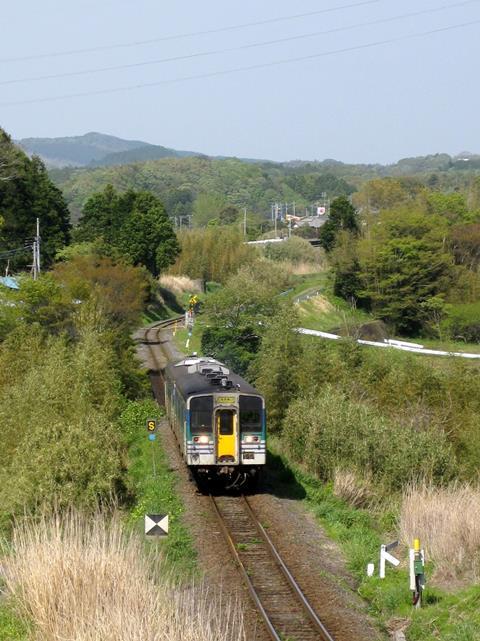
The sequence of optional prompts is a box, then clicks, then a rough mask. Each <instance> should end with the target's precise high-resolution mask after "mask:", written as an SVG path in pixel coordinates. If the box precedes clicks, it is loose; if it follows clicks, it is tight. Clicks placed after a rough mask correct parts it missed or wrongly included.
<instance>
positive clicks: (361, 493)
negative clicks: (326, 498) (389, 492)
mask: <svg viewBox="0 0 480 641" xmlns="http://www.w3.org/2000/svg"><path fill="white" fill-rule="evenodd" d="M333 493H334V494H335V496H337V497H338V498H339V499H342V500H343V501H345V502H346V503H348V504H349V505H351V506H352V507H365V506H366V505H367V504H368V503H369V502H370V499H371V480H370V479H369V478H367V477H365V476H364V477H360V476H359V475H358V474H356V473H355V472H352V471H350V470H341V469H337V470H335V474H334V479H333Z"/></svg>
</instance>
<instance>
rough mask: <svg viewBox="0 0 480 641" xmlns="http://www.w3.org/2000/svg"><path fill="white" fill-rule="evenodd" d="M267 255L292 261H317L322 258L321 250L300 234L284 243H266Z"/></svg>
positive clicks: (271, 257)
mask: <svg viewBox="0 0 480 641" xmlns="http://www.w3.org/2000/svg"><path fill="white" fill-rule="evenodd" d="M265 256H266V257H267V258H269V259H270V260H276V261H290V262H292V263H302V262H307V263H308V262H316V261H318V260H319V259H320V253H319V250H318V249H315V248H314V247H312V246H311V244H310V243H309V242H308V241H306V240H304V239H303V238H300V237H299V236H292V237H291V238H289V239H288V240H285V241H283V242H282V243H269V244H268V245H265Z"/></svg>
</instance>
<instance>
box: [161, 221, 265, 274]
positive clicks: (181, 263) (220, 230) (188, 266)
mask: <svg viewBox="0 0 480 641" xmlns="http://www.w3.org/2000/svg"><path fill="white" fill-rule="evenodd" d="M179 241H180V246H181V254H180V256H179V257H178V258H177V261H176V263H175V264H174V265H173V267H172V268H171V269H170V270H169V271H170V273H172V274H177V275H180V276H183V275H186V276H190V278H203V279H204V280H206V281H208V280H213V281H217V282H220V283H224V282H225V281H226V280H227V279H228V277H229V276H230V275H231V274H233V273H235V272H236V271H237V270H238V269H239V267H240V266H241V265H244V264H247V263H249V262H252V261H253V260H254V259H255V258H256V256H257V251H256V250H255V249H253V247H251V246H249V245H245V244H244V242H243V241H244V239H243V237H242V235H241V233H240V231H239V230H237V229H233V228H231V227H207V228H205V229H195V230H191V231H185V232H182V233H180V234H179Z"/></svg>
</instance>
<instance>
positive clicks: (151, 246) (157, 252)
mask: <svg viewBox="0 0 480 641" xmlns="http://www.w3.org/2000/svg"><path fill="white" fill-rule="evenodd" d="M126 196H127V198H128V197H129V194H127V195H126ZM132 205H133V207H132V209H131V211H130V213H129V214H128V216H127V217H126V219H125V221H124V223H123V225H122V227H121V229H120V231H119V236H118V247H119V249H120V250H122V251H123V252H124V253H125V254H126V255H127V256H129V257H130V258H131V260H132V262H133V264H134V265H145V267H146V268H147V269H148V270H149V271H150V272H151V273H152V274H153V275H154V276H157V275H158V274H159V273H160V271H161V270H162V269H164V268H166V267H168V266H169V265H171V264H172V263H174V262H175V258H176V257H177V255H178V253H179V252H180V246H179V244H178V241H177V237H176V235H175V232H174V230H173V227H172V224H171V222H170V220H169V218H168V216H167V213H166V211H165V208H164V206H163V205H162V203H161V202H160V201H159V200H158V198H156V196H154V195H153V194H150V193H148V192H140V193H138V194H136V197H135V199H134V200H133V202H132Z"/></svg>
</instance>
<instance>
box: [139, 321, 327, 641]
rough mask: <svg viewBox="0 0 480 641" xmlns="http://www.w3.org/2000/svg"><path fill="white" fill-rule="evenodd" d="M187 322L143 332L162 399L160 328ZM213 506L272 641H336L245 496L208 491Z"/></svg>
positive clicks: (152, 375)
mask: <svg viewBox="0 0 480 641" xmlns="http://www.w3.org/2000/svg"><path fill="white" fill-rule="evenodd" d="M182 320H183V318H182V317H178V318H173V319H167V320H165V321H159V322H158V323H155V324H154V325H151V326H150V327H148V328H147V329H146V330H145V333H144V337H143V338H142V339H141V340H140V342H141V343H143V344H144V345H146V346H147V347H148V349H149V352H150V354H151V357H152V359H153V363H154V364H155V369H154V370H151V371H150V379H151V383H152V389H153V391H154V394H155V397H156V399H157V401H158V402H160V403H162V402H163V401H164V398H163V385H162V382H161V378H160V377H161V370H162V369H163V367H164V365H163V364H162V363H161V362H160V361H161V358H159V356H158V351H157V350H156V349H155V347H157V349H158V350H159V351H160V352H161V354H163V355H164V356H165V358H167V359H168V353H167V351H168V350H165V347H164V346H163V342H164V341H163V340H161V337H160V332H161V331H162V330H164V329H167V328H169V327H172V326H174V325H175V324H176V323H179V322H181V321H182ZM210 501H211V503H212V508H213V510H214V512H215V514H216V516H217V519H218V522H219V524H220V528H221V530H222V532H223V535H224V537H225V539H226V542H227V544H228V547H229V549H230V552H231V553H232V555H233V557H234V559H235V561H236V563H237V565H238V567H239V569H240V572H241V574H242V576H243V579H244V581H245V583H246V585H247V587H248V590H249V592H250V596H251V598H252V600H253V602H254V604H255V608H256V610H257V611H258V613H259V614H260V617H261V619H262V620H263V623H264V625H265V628H266V630H267V632H268V634H269V636H270V638H271V639H273V640H274V641H334V638H333V637H332V636H331V634H330V633H329V632H328V630H327V629H326V628H325V626H324V625H323V623H322V622H321V621H320V619H319V617H318V616H317V614H316V613H315V611H314V610H313V608H312V607H311V606H310V604H309V602H308V600H307V598H306V597H305V595H304V594H303V592H302V590H301V588H300V586H299V585H298V583H297V582H296V581H295V579H294V578H293V576H292V575H291V573H290V572H289V570H288V568H287V566H286V565H285V563H284V562H283V560H282V558H281V556H280V554H279V552H278V551H277V549H276V548H275V546H274V544H273V543H272V541H271V539H270V537H269V536H268V533H267V532H266V530H265V528H264V527H263V526H262V524H261V523H260V522H259V520H258V519H257V517H256V515H255V513H254V511H253V509H252V507H251V505H250V503H249V501H248V499H247V497H246V496H244V495H242V496H232V495H230V496H228V495H227V496H215V497H214V496H213V495H210Z"/></svg>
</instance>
